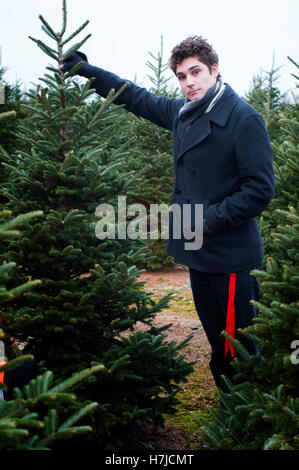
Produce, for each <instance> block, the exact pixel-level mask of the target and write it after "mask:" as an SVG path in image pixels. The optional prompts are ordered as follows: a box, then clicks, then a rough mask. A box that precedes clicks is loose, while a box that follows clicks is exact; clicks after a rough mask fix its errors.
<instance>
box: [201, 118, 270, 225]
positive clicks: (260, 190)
mask: <svg viewBox="0 0 299 470" xmlns="http://www.w3.org/2000/svg"><path fill="white" fill-rule="evenodd" d="M235 155H236V162H237V168H238V172H239V177H240V182H241V183H240V186H239V188H238V190H237V191H236V192H234V193H233V194H231V195H229V196H227V197H226V198H224V200H223V201H222V202H220V203H216V204H212V205H211V206H209V207H208V208H207V211H206V214H205V224H206V232H207V233H209V232H210V233H216V232H219V231H221V229H223V228H225V226H227V224H229V225H235V226H236V225H239V224H240V223H242V222H243V221H244V220H246V219H251V218H254V217H256V216H258V215H260V214H261V213H262V212H263V211H264V210H265V209H266V207H267V206H268V204H269V203H270V201H271V199H272V197H273V194H274V187H275V184H274V168H273V155H272V149H271V145H270V139H269V136H268V132H267V130H266V126H265V123H264V121H263V119H262V117H261V116H260V115H259V114H253V115H250V116H248V117H246V118H245V119H244V120H243V121H242V122H241V124H240V126H239V127H238V129H237V131H236V136H235Z"/></svg>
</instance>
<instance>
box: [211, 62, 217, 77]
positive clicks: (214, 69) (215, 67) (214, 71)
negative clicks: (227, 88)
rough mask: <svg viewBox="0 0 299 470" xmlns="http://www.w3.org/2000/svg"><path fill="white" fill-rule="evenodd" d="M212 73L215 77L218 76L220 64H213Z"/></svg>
mask: <svg viewBox="0 0 299 470" xmlns="http://www.w3.org/2000/svg"><path fill="white" fill-rule="evenodd" d="M211 75H212V76H213V77H218V64H213V65H212V71H211Z"/></svg>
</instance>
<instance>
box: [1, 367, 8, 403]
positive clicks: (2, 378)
mask: <svg viewBox="0 0 299 470" xmlns="http://www.w3.org/2000/svg"><path fill="white" fill-rule="evenodd" d="M6 362H7V361H0V367H2V366H5V364H6ZM3 382H4V371H2V372H0V384H3ZM0 400H1V398H0Z"/></svg>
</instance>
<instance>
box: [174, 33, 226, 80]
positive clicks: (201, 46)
mask: <svg viewBox="0 0 299 470" xmlns="http://www.w3.org/2000/svg"><path fill="white" fill-rule="evenodd" d="M193 56H197V57H198V59H199V60H200V61H201V62H202V63H203V64H205V65H207V66H208V68H209V71H210V73H211V71H212V65H213V64H218V55H217V54H216V52H215V51H214V49H213V48H212V46H211V45H210V44H208V43H207V40H206V39H204V38H202V37H201V36H189V37H188V38H186V39H184V40H183V41H182V42H180V44H177V45H176V46H175V47H174V48H173V49H172V51H171V56H170V59H169V66H170V68H171V70H172V71H173V72H174V73H176V67H177V65H178V64H181V63H182V62H183V60H184V59H186V58H187V57H193Z"/></svg>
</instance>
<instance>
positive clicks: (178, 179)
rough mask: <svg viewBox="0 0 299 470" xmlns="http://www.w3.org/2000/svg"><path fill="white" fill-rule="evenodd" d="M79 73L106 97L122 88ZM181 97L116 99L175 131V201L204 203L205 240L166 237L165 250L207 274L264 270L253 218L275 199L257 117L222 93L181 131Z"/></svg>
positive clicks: (109, 76) (134, 90)
mask: <svg viewBox="0 0 299 470" xmlns="http://www.w3.org/2000/svg"><path fill="white" fill-rule="evenodd" d="M80 75H83V76H84V77H86V78H91V77H95V82H94V84H93V86H94V88H95V89H96V92H97V93H98V94H99V95H101V96H103V97H106V96H107V94H108V92H109V91H110V89H111V88H114V89H115V90H116V91H117V90H118V89H119V88H120V87H121V86H122V85H123V84H124V83H125V82H126V80H123V79H121V78H119V77H118V76H116V75H115V74H113V73H111V72H107V71H106V70H103V69H101V68H98V67H93V66H91V65H90V64H88V63H85V64H84V65H83V66H82V68H81V69H80ZM184 102H185V100H184V99H175V98H168V97H164V96H156V95H154V94H153V93H150V92H149V91H147V90H146V89H145V88H141V87H139V86H137V85H135V84H133V83H131V82H129V86H128V88H127V89H126V90H125V91H124V92H123V93H122V94H121V95H120V96H119V97H118V98H117V100H116V101H115V103H116V104H124V105H125V108H126V109H127V110H128V111H131V112H133V113H134V114H136V115H138V116H141V117H143V118H145V119H148V120H150V121H151V122H153V123H155V124H157V125H158V126H161V127H163V128H166V129H170V130H171V131H172V132H173V148H174V169H175V184H174V191H173V199H172V203H176V204H179V206H180V207H183V204H191V205H193V207H194V205H195V204H203V217H204V220H205V223H204V236H203V244H202V247H201V248H200V249H199V250H186V249H185V243H186V242H190V240H186V239H184V238H181V239H173V238H172V237H171V226H172V219H171V220H170V238H169V239H168V241H167V251H168V253H169V254H170V255H171V256H173V257H174V260H175V261H176V262H177V263H180V264H183V265H186V266H189V267H192V268H194V269H197V270H200V271H204V272H214V273H221V272H235V271H239V270H242V269H245V268H251V267H255V266H258V265H261V264H262V261H263V248H262V240H261V235H260V231H259V228H258V224H257V221H256V217H257V216H258V215H260V214H261V213H262V212H263V211H264V210H265V209H266V207H267V206H268V204H269V202H270V201H271V199H272V197H273V194H274V170H273V156H272V150H271V146H270V140H269V136H268V133H267V130H266V127H265V124H264V121H263V119H262V117H261V116H260V114H259V113H258V112H257V111H256V110H255V109H254V108H252V107H251V106H250V105H249V104H247V103H246V102H245V101H244V100H242V99H241V98H240V97H239V96H238V95H237V94H236V93H235V92H234V91H233V90H232V88H231V87H230V86H229V85H228V84H226V88H225V90H224V92H223V94H222V96H221V97H220V99H219V100H218V101H217V102H216V104H215V105H214V107H213V108H212V109H211V111H210V112H208V113H206V114H204V115H203V116H201V117H200V118H198V119H196V120H195V122H194V123H193V124H192V125H191V126H189V127H186V128H185V127H184V126H183V125H182V122H181V121H180V120H179V118H178V113H179V110H180V108H181V107H182V105H183V104H184Z"/></svg>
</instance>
